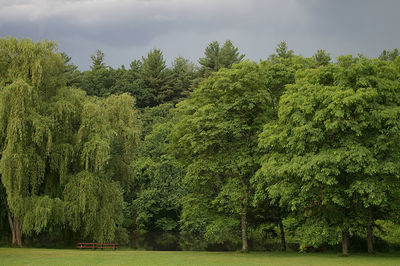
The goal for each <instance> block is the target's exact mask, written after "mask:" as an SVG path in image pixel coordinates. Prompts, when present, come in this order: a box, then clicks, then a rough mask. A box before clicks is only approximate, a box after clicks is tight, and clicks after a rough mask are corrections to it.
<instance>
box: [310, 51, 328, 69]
mask: <svg viewBox="0 0 400 266" xmlns="http://www.w3.org/2000/svg"><path fill="white" fill-rule="evenodd" d="M314 60H315V63H316V65H317V66H324V65H327V64H329V62H330V61H331V56H330V54H329V53H327V52H326V51H325V50H322V49H319V50H317V52H316V53H315V54H314Z"/></svg>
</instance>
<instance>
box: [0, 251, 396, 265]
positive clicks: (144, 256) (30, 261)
mask: <svg viewBox="0 0 400 266" xmlns="http://www.w3.org/2000/svg"><path fill="white" fill-rule="evenodd" d="M0 265H41V266H44V265H335V266H336V265H399V266H400V254H399V253H388V254H384V253H382V254H375V255H368V254H352V255H350V256H348V257H342V256H341V255H340V254H333V253H313V254H299V253H294V252H287V253H281V252H250V253H248V254H242V253H239V252H185V251H181V252H179V251H131V250H118V251H111V250H107V251H101V250H71V249H33V248H32V249H30V248H0Z"/></svg>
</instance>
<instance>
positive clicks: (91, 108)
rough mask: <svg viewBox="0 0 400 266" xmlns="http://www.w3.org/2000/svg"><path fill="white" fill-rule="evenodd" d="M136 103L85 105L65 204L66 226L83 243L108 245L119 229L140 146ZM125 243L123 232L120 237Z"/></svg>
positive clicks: (123, 98)
mask: <svg viewBox="0 0 400 266" xmlns="http://www.w3.org/2000/svg"><path fill="white" fill-rule="evenodd" d="M133 106H134V100H133V98H132V97H131V96H128V95H127V94H123V95H120V96H110V97H108V98H105V99H102V98H88V99H86V101H85V103H84V105H83V109H82V115H81V121H80V127H79V129H78V132H77V142H76V144H75V147H74V152H75V153H76V157H75V158H76V160H77V161H76V164H75V173H76V174H74V175H72V176H70V178H69V180H68V182H67V184H66V187H65V190H64V198H65V201H66V202H67V211H66V215H67V220H68V222H69V224H70V225H71V226H72V228H73V230H75V231H79V232H80V233H81V236H82V237H83V238H84V239H87V240H94V241H98V242H104V241H112V240H114V238H115V234H116V232H117V231H121V230H122V231H124V229H123V228H122V219H123V212H122V210H123V208H124V201H123V190H122V186H123V185H124V184H126V183H127V182H128V181H127V180H128V178H129V176H130V174H129V167H128V165H129V162H130V161H131V160H132V159H133V158H132V156H133V154H134V149H135V148H136V145H137V143H138V141H139V134H140V131H139V129H140V127H139V120H138V115H137V113H136V111H135V110H134V109H133V108H132V107H133ZM123 234H124V235H125V238H127V232H123Z"/></svg>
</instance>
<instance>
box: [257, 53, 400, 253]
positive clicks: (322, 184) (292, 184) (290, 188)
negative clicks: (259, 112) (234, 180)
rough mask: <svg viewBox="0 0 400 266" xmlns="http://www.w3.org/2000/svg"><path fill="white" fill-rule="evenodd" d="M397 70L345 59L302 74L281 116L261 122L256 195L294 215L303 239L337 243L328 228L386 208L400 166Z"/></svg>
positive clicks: (351, 224)
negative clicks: (323, 236)
mask: <svg viewBox="0 0 400 266" xmlns="http://www.w3.org/2000/svg"><path fill="white" fill-rule="evenodd" d="M396 67H397V66H396V65H395V64H387V63H385V62H382V61H376V60H369V59H365V58H363V59H359V58H353V57H350V56H349V57H340V58H339V59H338V63H337V64H336V65H328V66H324V67H320V68H318V69H306V70H304V71H299V72H298V73H297V74H296V83H295V84H293V85H288V86H287V87H286V91H285V93H284V95H283V96H282V97H281V100H280V107H279V115H278V120H277V121H276V122H271V123H268V124H267V125H265V127H264V131H263V133H262V134H261V135H260V147H261V148H262V149H263V150H264V154H265V155H264V157H263V159H262V162H263V163H262V168H261V170H260V171H259V173H258V175H257V177H256V178H255V179H254V182H255V184H256V191H257V194H256V195H257V198H258V199H265V198H266V197H267V195H270V196H271V197H273V198H275V199H277V200H279V201H280V203H281V205H282V206H288V208H289V209H291V210H292V211H294V212H295V213H297V214H298V219H299V220H300V221H304V222H303V228H304V229H302V232H304V234H303V236H302V237H303V238H304V241H305V242H307V243H309V244H312V245H318V244H321V241H326V242H328V243H334V242H335V241H338V236H337V235H336V237H335V236H333V235H332V234H331V233H329V232H336V233H337V232H339V231H340V230H350V232H352V231H357V230H359V229H360V228H362V227H365V226H366V225H367V224H368V219H366V217H367V213H368V211H369V210H370V209H371V208H372V209H373V210H374V209H377V210H379V209H387V208H390V202H391V201H392V198H393V197H395V196H394V195H396V194H393V193H394V192H396V191H398V188H397V187H398V178H397V176H398V174H397V173H398V170H399V166H400V165H399V158H398V154H399V152H398V148H399V146H398V141H397V139H398V136H399V135H398V133H396V132H397V129H398V126H399V125H398V121H399V120H398V119H399V117H398V116H399V114H400V112H399V111H400V109H399V107H398V106H399V102H398V99H399V97H398V95H399V94H398V93H399V91H398V90H399V84H398V72H396ZM389 188H390V189H389ZM373 216H374V217H375V218H376V217H377V216H379V211H373ZM308 226H311V227H313V229H307V227H308ZM318 228H319V229H318ZM316 231H318V232H319V233H318V234H317V233H315V232H316ZM311 232H313V233H311ZM319 235H326V238H325V239H323V238H318V236H319ZM329 235H332V237H328V236H329ZM330 241H332V242H330Z"/></svg>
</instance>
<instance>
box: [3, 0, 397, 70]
mask: <svg viewBox="0 0 400 266" xmlns="http://www.w3.org/2000/svg"><path fill="white" fill-rule="evenodd" d="M0 6H1V8H0V35H1V36H6V35H12V36H17V37H28V38H32V39H33V40H40V39H44V38H47V39H51V40H55V41H57V42H58V43H59V44H60V49H61V50H63V51H66V52H67V53H68V54H69V55H70V56H72V58H73V61H74V62H75V63H77V64H78V65H79V66H80V68H81V69H86V68H88V66H89V64H90V54H92V53H94V51H95V50H96V49H102V50H103V51H104V52H105V54H106V61H107V63H108V64H109V65H111V66H114V67H118V66H120V65H121V64H125V65H128V64H129V62H130V61H132V60H133V59H138V58H140V57H141V56H143V55H146V54H147V52H148V51H149V50H150V49H152V48H155V47H156V48H160V49H162V50H163V51H164V54H165V56H166V58H167V59H168V61H169V62H171V61H172V60H173V58H174V57H176V56H184V57H187V58H189V59H191V60H193V61H196V60H197V59H198V58H199V57H201V56H202V55H203V51H204V48H205V47H206V46H207V44H208V43H210V42H211V41H213V40H218V41H221V42H223V41H224V40H226V39H231V40H232V41H233V42H234V44H235V45H236V46H238V47H239V48H240V50H241V52H242V53H245V54H246V55H247V57H248V58H250V59H253V60H258V59H260V58H266V57H267V56H268V55H269V54H271V53H273V52H274V47H275V46H276V44H277V43H278V42H279V41H281V40H286V41H287V42H288V44H289V46H290V47H291V48H292V49H294V50H295V52H296V53H301V54H303V55H305V56H310V55H312V54H313V53H314V52H315V50H316V49H319V48H324V49H326V50H328V51H329V52H331V53H332V55H334V56H336V55H339V54H347V53H358V52H362V53H364V54H366V55H367V56H376V55H377V54H378V53H379V52H380V51H381V50H382V49H384V48H390V49H391V48H394V47H398V46H399V41H400V37H398V35H396V34H395V32H396V26H397V25H399V22H400V18H399V17H398V16H397V14H396V12H397V10H399V7H400V2H398V1H395V0H393V1H389V0H383V1H373V0H348V1H344V0H337V1H328V0H320V1H318V0H284V1H280V0H265V1H264V0H218V1H216V0H136V1H128V0H119V1H118V0H82V1H79V0H69V1H62V0H55V1H54V0H53V1H51V0H25V1H24V0H17V1H15V0H14V1H11V0H0Z"/></svg>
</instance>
